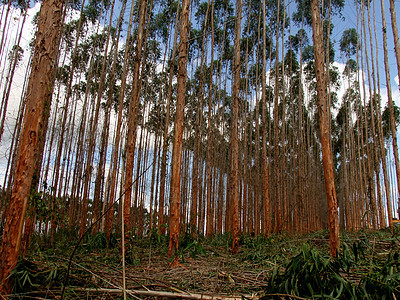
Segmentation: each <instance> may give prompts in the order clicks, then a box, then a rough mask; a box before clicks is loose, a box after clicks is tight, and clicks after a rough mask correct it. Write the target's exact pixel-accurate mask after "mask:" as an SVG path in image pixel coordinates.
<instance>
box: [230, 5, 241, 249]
mask: <svg viewBox="0 0 400 300" xmlns="http://www.w3.org/2000/svg"><path fill="white" fill-rule="evenodd" d="M241 18H242V1H241V0H237V1H236V23H235V46H234V47H235V48H234V57H233V76H234V77H233V90H232V124H231V149H232V161H231V185H230V188H231V201H232V234H233V242H232V253H237V252H238V251H239V140H238V133H239V132H238V123H239V92H240V34H241Z"/></svg>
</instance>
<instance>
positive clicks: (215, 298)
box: [73, 288, 303, 300]
mask: <svg viewBox="0 0 400 300" xmlns="http://www.w3.org/2000/svg"><path fill="white" fill-rule="evenodd" d="M73 290H74V291H75V292H86V293H87V292H92V293H109V294H122V293H123V290H122V289H95V288H74V289H73ZM126 292H127V293H129V294H133V295H142V296H148V297H166V298H173V299H204V300H241V299H243V297H242V296H236V297H234V296H220V295H206V294H192V293H187V294H183V293H172V292H162V291H141V290H126ZM276 295H278V294H276ZM245 297H246V299H253V300H256V299H259V297H256V296H245ZM299 299H303V298H299Z"/></svg>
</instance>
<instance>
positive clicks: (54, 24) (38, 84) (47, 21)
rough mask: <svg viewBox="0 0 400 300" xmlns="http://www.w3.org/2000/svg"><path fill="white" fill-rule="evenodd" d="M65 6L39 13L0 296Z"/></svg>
mask: <svg viewBox="0 0 400 300" xmlns="http://www.w3.org/2000/svg"><path fill="white" fill-rule="evenodd" d="M62 7H63V1H60V0H45V1H43V3H42V7H41V10H40V16H39V24H38V31H37V33H36V39H35V52H34V56H33V60H32V71H31V75H30V78H29V84H28V89H27V94H26V95H27V96H26V97H27V108H26V115H25V118H24V124H23V130H22V133H21V143H20V148H19V151H18V154H17V166H16V172H15V181H14V186H13V190H12V194H11V202H10V207H9V210H8V214H7V222H6V225H5V228H4V232H3V239H2V243H1V249H0V294H6V293H8V292H10V291H11V283H10V282H9V281H8V280H7V278H8V276H9V275H10V272H11V270H12V269H13V268H14V267H15V266H16V264H17V259H18V255H19V250H20V244H21V236H22V228H23V224H24V219H25V213H26V208H27V204H28V198H29V193H30V187H31V183H32V177H33V173H34V171H35V167H36V164H35V163H34V162H35V159H36V158H37V157H38V154H39V153H38V152H39V151H38V150H39V146H40V145H39V143H40V136H39V133H41V132H42V130H41V128H42V127H43V126H44V123H45V120H44V118H48V115H47V114H43V111H45V109H46V107H48V106H50V105H51V95H52V91H53V85H54V79H55V70H56V67H55V66H56V64H57V56H58V48H59V44H60V39H59V29H60V27H61V18H62ZM43 134H45V132H44V133H43Z"/></svg>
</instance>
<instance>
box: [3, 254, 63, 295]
mask: <svg viewBox="0 0 400 300" xmlns="http://www.w3.org/2000/svg"><path fill="white" fill-rule="evenodd" d="M65 271H66V270H65V268H59V267H58V266H57V265H56V264H54V263H46V264H42V263H40V262H37V261H30V260H27V259H21V260H20V261H19V262H18V264H17V266H16V267H15V268H14V270H13V271H12V272H11V275H10V276H11V279H12V281H13V282H14V289H13V292H14V293H20V292H27V291H35V290H43V289H49V288H51V287H53V286H55V285H57V284H58V283H59V282H60V281H61V280H62V278H63V276H65Z"/></svg>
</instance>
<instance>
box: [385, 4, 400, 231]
mask: <svg viewBox="0 0 400 300" xmlns="http://www.w3.org/2000/svg"><path fill="white" fill-rule="evenodd" d="M392 2H393V1H390V4H391V8H390V9H391V13H392V26H395V25H396V22H395V21H396V17H395V16H394V15H393V14H394V2H393V3H392ZM381 15H382V32H383V55H384V63H385V75H386V88H387V94H388V107H389V112H390V129H391V133H392V147H393V153H394V161H395V166H396V179H397V190H398V194H399V195H400V162H399V152H398V143H397V127H396V121H395V109H394V104H393V99H392V87H391V82H390V73H389V62H388V49H387V28H386V15H385V4H384V1H383V0H381ZM393 22H395V24H394V25H393ZM393 30H397V29H396V28H395V27H393ZM396 33H397V32H396ZM396 33H393V34H394V35H395V40H396ZM397 34H398V33H397ZM395 42H396V41H395ZM395 45H397V46H396V48H395V50H396V59H397V69H398V72H399V74H400V68H399V65H400V57H399V56H400V49H399V46H398V45H399V39H398V37H397V42H396V44H395ZM399 78H400V77H399ZM399 80H400V79H399ZM388 214H389V226H390V228H392V229H393V220H392V209H391V206H390V208H389V206H388Z"/></svg>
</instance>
